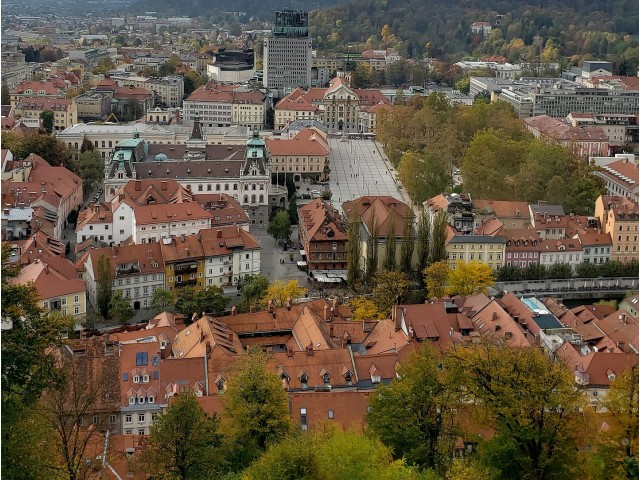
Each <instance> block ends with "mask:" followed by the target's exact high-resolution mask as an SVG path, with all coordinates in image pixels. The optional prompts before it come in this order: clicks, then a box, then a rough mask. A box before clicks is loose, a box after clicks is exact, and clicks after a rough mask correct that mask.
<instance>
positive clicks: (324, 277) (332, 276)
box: [311, 270, 347, 283]
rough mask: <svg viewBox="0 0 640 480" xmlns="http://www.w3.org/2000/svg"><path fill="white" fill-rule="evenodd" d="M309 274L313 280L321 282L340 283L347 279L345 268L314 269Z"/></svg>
mask: <svg viewBox="0 0 640 480" xmlns="http://www.w3.org/2000/svg"><path fill="white" fill-rule="evenodd" d="M311 276H312V277H313V279H314V280H316V281H317V282H321V283H340V282H346V281H347V271H346V270H322V271H318V270H316V271H313V272H311Z"/></svg>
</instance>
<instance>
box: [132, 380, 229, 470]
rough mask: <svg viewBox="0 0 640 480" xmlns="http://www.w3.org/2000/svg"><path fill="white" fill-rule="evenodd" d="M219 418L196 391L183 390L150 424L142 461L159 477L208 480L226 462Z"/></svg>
mask: <svg viewBox="0 0 640 480" xmlns="http://www.w3.org/2000/svg"><path fill="white" fill-rule="evenodd" d="M221 447H222V435H221V434H220V432H219V421H218V419H217V418H216V417H215V416H213V417H210V416H208V415H207V414H206V413H205V412H204V410H203V409H202V407H201V406H200V404H199V403H198V400H197V398H196V396H195V395H194V394H193V392H190V391H187V392H181V393H180V395H178V396H177V397H175V398H174V399H173V401H172V402H171V404H170V405H169V408H168V409H167V410H166V411H165V412H164V413H163V414H161V415H159V416H158V417H157V418H156V419H155V420H154V422H153V424H152V425H151V427H150V433H149V437H148V439H147V442H146V446H145V449H144V451H143V453H142V456H141V459H140V463H141V465H140V466H141V467H142V470H144V472H145V473H148V474H151V475H152V476H153V478H157V479H159V480H199V479H202V480H205V479H209V478H215V477H217V476H218V475H220V473H221V471H222V467H223V463H224V458H223V455H222V453H221V451H222V449H221Z"/></svg>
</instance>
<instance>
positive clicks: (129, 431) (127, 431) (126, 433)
mask: <svg viewBox="0 0 640 480" xmlns="http://www.w3.org/2000/svg"><path fill="white" fill-rule="evenodd" d="M132 433H133V432H132V431H131V430H125V431H124V434H125V435H131V434H132Z"/></svg>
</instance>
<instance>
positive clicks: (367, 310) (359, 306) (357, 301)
mask: <svg viewBox="0 0 640 480" xmlns="http://www.w3.org/2000/svg"><path fill="white" fill-rule="evenodd" d="M349 308H351V311H352V312H353V319H354V320H357V321H360V320H381V319H383V318H384V317H385V316H386V315H387V314H386V313H384V312H381V311H379V310H378V307H377V306H376V304H375V302H374V301H373V300H371V299H369V298H366V297H362V296H360V297H355V298H352V299H351V300H349Z"/></svg>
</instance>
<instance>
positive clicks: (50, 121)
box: [40, 110, 56, 133]
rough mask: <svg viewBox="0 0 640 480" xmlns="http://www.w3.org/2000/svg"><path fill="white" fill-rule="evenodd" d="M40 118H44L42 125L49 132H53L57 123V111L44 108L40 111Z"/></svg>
mask: <svg viewBox="0 0 640 480" xmlns="http://www.w3.org/2000/svg"><path fill="white" fill-rule="evenodd" d="M40 120H42V127H43V128H44V130H45V131H46V132H47V133H51V132H53V127H54V124H55V121H56V120H55V113H53V112H52V111H51V110H44V111H43V112H40Z"/></svg>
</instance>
